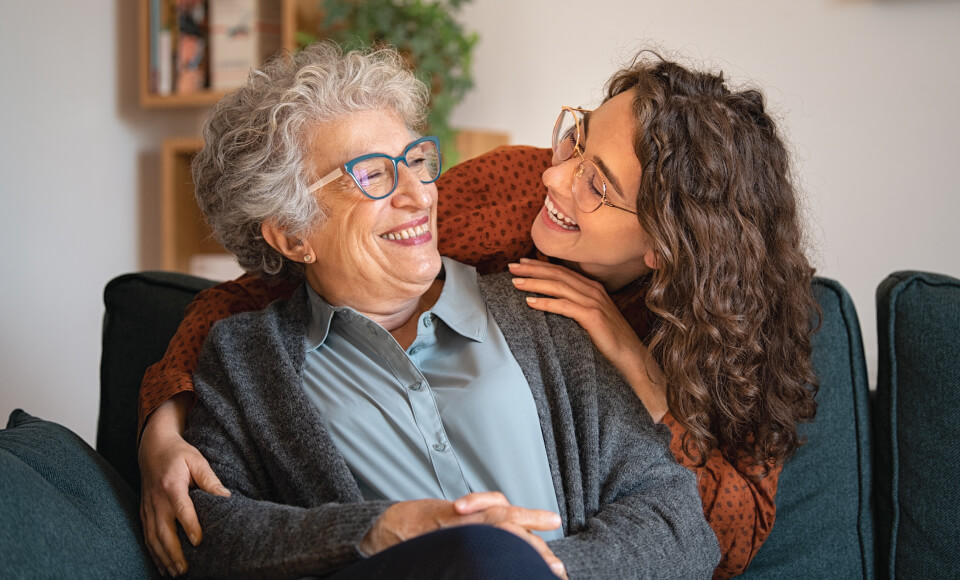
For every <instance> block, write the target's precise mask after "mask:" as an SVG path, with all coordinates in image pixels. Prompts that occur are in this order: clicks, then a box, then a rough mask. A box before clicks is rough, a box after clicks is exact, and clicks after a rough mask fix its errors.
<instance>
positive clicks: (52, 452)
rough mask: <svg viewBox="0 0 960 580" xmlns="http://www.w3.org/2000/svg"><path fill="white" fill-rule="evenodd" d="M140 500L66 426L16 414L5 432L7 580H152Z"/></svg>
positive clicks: (3, 546)
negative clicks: (142, 524) (96, 579)
mask: <svg viewBox="0 0 960 580" xmlns="http://www.w3.org/2000/svg"><path fill="white" fill-rule="evenodd" d="M138 509H139V508H138V501H137V497H136V495H135V494H134V493H133V491H132V490H131V489H130V487H129V486H127V484H126V483H125V482H124V481H123V479H122V478H121V477H120V476H119V475H118V474H117V473H116V471H114V470H113V468H111V467H110V465H109V464H108V463H107V462H106V461H104V459H103V458H102V457H100V456H99V455H97V452H96V451H94V450H93V449H91V448H90V446H89V445H87V444H86V443H85V442H84V441H83V440H82V439H80V438H79V437H78V436H77V435H75V434H74V433H73V432H71V431H70V430H69V429H67V428H66V427H62V426H60V425H58V424H56V423H51V422H49V421H44V420H42V419H38V418H36V417H32V416H30V415H29V414H27V413H25V412H23V411H22V410H19V409H17V410H15V411H13V413H11V414H10V420H9V422H8V423H7V428H6V429H4V430H0V521H2V522H3V525H0V562H2V563H3V564H2V572H0V576H3V577H4V578H153V577H157V570H156V567H154V565H153V563H152V562H151V560H150V557H149V556H148V555H147V553H146V550H145V548H144V546H143V542H142V540H141V538H142V534H141V533H140V518H139V512H138Z"/></svg>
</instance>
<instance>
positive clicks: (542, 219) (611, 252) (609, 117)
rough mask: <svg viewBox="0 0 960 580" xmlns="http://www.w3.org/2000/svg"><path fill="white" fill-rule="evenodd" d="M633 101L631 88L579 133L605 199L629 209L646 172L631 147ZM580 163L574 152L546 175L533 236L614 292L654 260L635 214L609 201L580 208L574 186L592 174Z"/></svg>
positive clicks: (595, 113)
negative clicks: (544, 195)
mask: <svg viewBox="0 0 960 580" xmlns="http://www.w3.org/2000/svg"><path fill="white" fill-rule="evenodd" d="M632 102H633V91H632V90H630V91H626V92H624V93H621V94H619V95H617V96H616V97H613V98H612V99H610V100H608V101H607V102H605V103H604V104H603V105H601V106H600V108H598V109H597V110H595V111H593V112H592V113H588V114H587V115H586V118H585V124H584V127H583V133H584V134H582V135H581V136H580V150H581V151H582V152H583V159H584V160H590V161H593V162H594V163H595V164H596V166H597V167H599V168H600V171H601V172H602V174H603V177H604V181H606V183H607V189H606V191H607V199H608V200H609V201H610V202H611V203H613V204H614V205H617V206H620V207H623V208H630V209H632V208H635V207H636V204H637V195H638V192H639V190H640V173H641V171H642V168H641V167H640V162H639V161H638V160H637V156H636V154H635V153H634V150H633V136H634V131H635V127H636V121H635V119H634V115H633V108H632ZM581 163H584V161H583V160H581V158H580V157H579V156H578V155H573V156H571V157H570V159H567V160H566V161H564V162H562V163H558V164H557V165H554V166H553V167H551V168H550V169H547V170H546V171H545V172H544V173H543V183H544V185H546V186H547V190H548V191H547V198H546V200H545V201H544V207H543V209H541V211H540V213H539V214H538V215H537V219H536V220H535V221H534V223H533V227H532V228H531V235H532V236H533V241H534V243H535V244H536V245H537V248H538V249H539V250H540V251H541V252H543V253H544V254H546V255H547V256H550V257H552V258H558V259H560V260H563V261H564V262H565V263H566V264H567V265H568V266H570V267H572V268H574V269H575V270H578V271H580V272H582V273H583V274H585V275H587V276H589V277H591V278H593V279H594V280H597V281H599V282H601V283H603V284H604V286H605V287H606V288H607V290H608V291H611V292H612V291H614V290H617V289H619V288H622V287H623V286H625V285H627V284H629V283H630V282H632V281H634V280H636V279H637V278H639V277H640V276H642V275H644V274H646V273H647V272H649V271H650V269H651V268H652V267H654V265H655V264H656V260H655V259H654V254H653V248H652V246H651V244H650V240H649V238H648V236H647V234H646V232H644V231H643V228H641V227H640V224H639V222H638V221H637V216H635V215H633V214H631V213H628V212H626V211H623V210H620V209H617V208H613V207H609V206H606V205H602V206H601V207H600V208H599V209H597V210H596V211H593V212H585V211H583V210H582V209H581V208H580V207H579V205H578V204H577V202H576V201H575V200H574V194H573V190H574V186H576V187H578V188H582V187H585V186H586V187H590V186H591V184H588V183H576V180H583V179H584V176H585V175H589V173H590V171H583V172H580V171H578V169H579V167H580V165H581ZM578 174H579V175H578ZM559 214H562V216H563V217H562V218H560V215H559ZM558 221H559V222H562V223H557V222H558Z"/></svg>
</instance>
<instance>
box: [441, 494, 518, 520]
mask: <svg viewBox="0 0 960 580" xmlns="http://www.w3.org/2000/svg"><path fill="white" fill-rule="evenodd" d="M497 505H504V506H505V505H510V502H509V501H507V498H506V496H505V495H503V494H502V493H500V492H499V491H484V492H476V493H468V494H467V495H465V496H463V497H461V498H460V499H458V500H456V501H455V502H453V509H454V510H455V511H456V512H457V513H458V514H460V515H468V514H472V513H476V512H479V511H483V510H485V509H487V508H489V507H493V506H497Z"/></svg>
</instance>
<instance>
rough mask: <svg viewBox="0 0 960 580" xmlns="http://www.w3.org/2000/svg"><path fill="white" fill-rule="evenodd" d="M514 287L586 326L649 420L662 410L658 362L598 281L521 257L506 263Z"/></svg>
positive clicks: (664, 395)
mask: <svg viewBox="0 0 960 580" xmlns="http://www.w3.org/2000/svg"><path fill="white" fill-rule="evenodd" d="M509 267H510V273H511V274H513V275H514V276H516V278H514V279H513V284H514V286H516V287H517V288H518V289H520V290H523V291H525V292H533V293H535V294H543V295H545V296H547V298H544V297H542V296H529V297H527V304H528V305H529V306H530V307H531V308H534V309H536V310H542V311H544V312H553V313H554V314H560V315H562V316H566V317H568V318H572V319H573V320H575V321H577V323H578V324H579V325H580V326H582V327H583V329H584V330H586V331H587V334H589V335H590V339H591V340H592V341H593V344H594V345H595V346H596V347H597V350H599V351H600V353H601V354H603V356H605V357H606V358H607V360H609V361H610V362H611V363H613V365H614V366H616V367H617V370H619V371H620V373H621V374H622V375H623V376H624V378H626V379H627V381H628V382H629V383H630V386H631V387H633V390H634V391H635V392H636V393H637V396H638V397H640V400H641V401H642V402H643V405H644V406H645V407H646V408H647V411H648V412H649V413H650V416H651V417H653V420H654V421H657V422H659V421H660V420H661V419H663V416H664V415H665V414H666V412H667V391H666V385H665V383H664V380H663V375H662V373H661V372H660V367H659V366H657V364H656V361H654V360H653V357H652V356H650V352H649V351H648V350H647V347H646V346H645V345H644V344H643V342H641V341H640V338H639V337H637V333H636V332H634V330H633V328H631V327H630V324H629V323H628V322H627V320H626V319H625V318H624V317H623V315H622V314H621V313H620V310H618V309H617V306H616V305H615V304H614V303H613V300H611V299H610V296H609V295H608V294H607V291H606V289H604V287H603V285H602V284H600V283H599V282H597V281H595V280H591V279H590V278H587V277H586V276H583V275H581V274H578V273H576V272H574V271H573V270H571V269H569V268H565V267H564V266H559V265H557V264H551V263H549V262H542V261H539V260H527V259H523V260H521V261H520V263H519V264H510V265H509Z"/></svg>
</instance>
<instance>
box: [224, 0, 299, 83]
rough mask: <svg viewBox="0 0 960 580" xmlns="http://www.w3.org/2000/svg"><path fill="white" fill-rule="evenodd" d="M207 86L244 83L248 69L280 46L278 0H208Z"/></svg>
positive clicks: (255, 65)
mask: <svg viewBox="0 0 960 580" xmlns="http://www.w3.org/2000/svg"><path fill="white" fill-rule="evenodd" d="M209 2H210V5H209V10H210V12H209V14H210V16H209V18H210V29H209V30H210V86H211V87H212V88H214V89H217V90H229V89H233V88H236V87H239V86H241V85H243V84H244V83H245V82H246V80H247V76H248V75H249V74H250V69H253V68H256V67H258V66H260V65H261V64H262V63H263V62H264V61H265V60H266V59H267V58H268V57H269V56H270V55H272V54H274V53H275V52H277V51H278V50H280V48H281V42H282V40H281V34H280V23H281V6H280V2H278V1H277V0H209Z"/></svg>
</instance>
